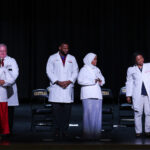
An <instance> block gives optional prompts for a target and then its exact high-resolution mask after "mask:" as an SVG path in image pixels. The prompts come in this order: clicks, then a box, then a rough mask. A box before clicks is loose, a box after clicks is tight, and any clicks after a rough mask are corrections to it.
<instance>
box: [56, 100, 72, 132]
mask: <svg viewBox="0 0 150 150" xmlns="http://www.w3.org/2000/svg"><path fill="white" fill-rule="evenodd" d="M71 106H72V105H71V104H70V103H53V114H54V118H55V123H56V128H55V129H56V131H57V132H62V133H65V132H66V131H67V129H68V127H69V119H70V115H71Z"/></svg>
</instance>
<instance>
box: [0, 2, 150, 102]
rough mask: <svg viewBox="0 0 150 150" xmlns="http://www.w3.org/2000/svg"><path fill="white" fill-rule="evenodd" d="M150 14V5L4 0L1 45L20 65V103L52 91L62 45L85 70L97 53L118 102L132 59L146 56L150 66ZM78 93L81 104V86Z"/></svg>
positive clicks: (0, 13) (0, 17) (0, 18)
mask: <svg viewBox="0 0 150 150" xmlns="http://www.w3.org/2000/svg"><path fill="white" fill-rule="evenodd" d="M149 8H150V1H148V0H139V1H138V0H129V1H128V0H118V1H117V0H86V1H83V0H30V1H26V0H1V1H0V42H2V43H6V44H7V45H8V54H9V55H10V56H12V57H14V58H15V59H16V60H17V62H18V64H19V68H20V76H19V78H18V80H17V83H18V89H19V96H20V98H30V96H31V91H32V89H35V88H45V87H47V86H48V85H49V81H48V78H47V76H46V73H45V67H46V62H47V59H48V57H49V55H51V54H53V53H55V52H57V47H58V43H59V42H60V41H61V40H67V41H69V42H70V53H71V54H73V55H74V56H75V57H76V59H77V61H78V64H79V67H81V66H82V65H83V64H82V59H83V57H84V56H85V54H87V53H88V52H91V51H92V52H95V53H97V54H98V61H99V63H98V66H99V67H100V68H101V70H102V72H103V74H104V76H105V78H106V85H105V87H108V88H111V89H112V90H113V92H114V94H115V96H117V93H118V90H119V88H120V87H121V86H124V84H125V79H126V70H127V67H128V66H129V65H130V63H131V54H132V53H133V52H134V51H136V50H142V51H143V52H144V54H145V56H146V60H150V50H149V49H150V9H149ZM75 93H76V98H77V99H78V98H79V87H78V86H76V88H75Z"/></svg>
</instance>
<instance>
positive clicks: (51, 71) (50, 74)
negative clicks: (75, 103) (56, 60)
mask: <svg viewBox="0 0 150 150" xmlns="http://www.w3.org/2000/svg"><path fill="white" fill-rule="evenodd" d="M46 74H47V76H48V78H49V80H50V81H51V82H52V84H55V83H57V82H58V79H57V77H56V75H54V66H53V61H52V58H51V56H50V57H49V59H48V62H47V65H46Z"/></svg>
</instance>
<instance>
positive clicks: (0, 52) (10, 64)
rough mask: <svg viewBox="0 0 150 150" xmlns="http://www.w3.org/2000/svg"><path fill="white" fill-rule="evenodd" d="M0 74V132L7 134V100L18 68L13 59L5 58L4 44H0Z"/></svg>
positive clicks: (10, 94)
mask: <svg viewBox="0 0 150 150" xmlns="http://www.w3.org/2000/svg"><path fill="white" fill-rule="evenodd" d="M0 72H1V73H0V103H1V110H0V112H1V116H0V120H1V121H0V124H1V125H0V126H1V131H0V132H1V133H2V134H9V125H8V99H9V97H11V96H12V95H13V94H14V93H15V91H14V90H13V89H12V85H14V83H15V80H16V78H17V76H18V66H17V63H16V61H15V60H14V59H13V58H11V57H9V56H7V46H6V45H5V44H0Z"/></svg>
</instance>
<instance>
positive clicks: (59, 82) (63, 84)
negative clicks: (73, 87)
mask: <svg viewBox="0 0 150 150" xmlns="http://www.w3.org/2000/svg"><path fill="white" fill-rule="evenodd" d="M71 83H72V82H71V81H70V80H68V81H56V84H57V85H59V86H60V87H62V88H63V89H65V88H66V87H68V85H69V84H71Z"/></svg>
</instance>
